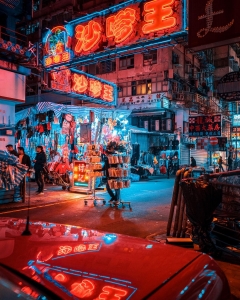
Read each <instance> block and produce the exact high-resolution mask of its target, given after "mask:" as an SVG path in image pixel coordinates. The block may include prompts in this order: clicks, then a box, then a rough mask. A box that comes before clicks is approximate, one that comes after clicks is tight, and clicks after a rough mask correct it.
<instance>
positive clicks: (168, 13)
mask: <svg viewBox="0 0 240 300" xmlns="http://www.w3.org/2000/svg"><path fill="white" fill-rule="evenodd" d="M174 2H175V1H174V0H153V1H150V2H147V3H145V4H144V13H145V15H144V21H145V22H146V24H145V25H143V28H142V30H143V33H145V34H148V33H151V32H157V31H161V30H166V29H169V28H172V27H174V26H176V23H177V17H175V16H174V13H173V5H174Z"/></svg>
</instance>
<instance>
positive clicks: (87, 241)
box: [0, 218, 230, 300]
mask: <svg viewBox="0 0 240 300" xmlns="http://www.w3.org/2000/svg"><path fill="white" fill-rule="evenodd" d="M24 229H25V220H21V219H9V218H0V263H3V264H5V265H7V266H9V267H11V268H13V269H15V270H17V271H20V272H21V273H23V274H25V275H27V276H28V277H29V278H32V279H33V280H35V281H37V282H39V283H41V284H42V285H44V286H46V287H47V288H48V289H49V290H52V291H54V292H55V293H56V294H57V295H58V296H59V297H60V298H62V299H99V300H100V299H112V300H114V299H116V300H122V299H137V300H139V299H187V300H189V299H190V300H191V299H211V300H215V299H230V292H229V286H228V282H227V279H226V277H225V275H224V274H223V272H222V271H221V269H220V268H219V267H218V265H217V264H216V262H215V261H214V260H213V259H212V258H211V257H209V256H207V255H204V254H201V253H199V252H195V251H193V250H187V249H184V248H180V247H176V246H170V245H167V244H158V243H153V242H149V241H147V240H144V239H140V238H134V237H130V236H124V235H116V234H113V233H106V232H99V231H96V230H91V229H83V228H81V227H76V226H71V225H59V224H53V223H44V222H31V224H30V231H31V233H32V235H31V236H22V235H21V234H22V232H23V231H24ZM25 290H26V287H25ZM28 293H30V294H31V288H29V289H28Z"/></svg>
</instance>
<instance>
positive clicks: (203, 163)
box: [190, 149, 208, 168]
mask: <svg viewBox="0 0 240 300" xmlns="http://www.w3.org/2000/svg"><path fill="white" fill-rule="evenodd" d="M190 154H191V156H193V157H194V158H195V159H196V162H197V167H204V168H206V167H207V166H208V152H207V150H205V149H191V150H190Z"/></svg>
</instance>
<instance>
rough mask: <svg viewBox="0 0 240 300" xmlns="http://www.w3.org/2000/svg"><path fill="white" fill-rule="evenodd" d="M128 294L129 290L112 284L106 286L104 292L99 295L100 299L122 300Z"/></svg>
mask: <svg viewBox="0 0 240 300" xmlns="http://www.w3.org/2000/svg"><path fill="white" fill-rule="evenodd" d="M126 295H127V291H125V290H121V289H118V288H115V287H112V286H104V287H103V288H102V293H101V294H100V295H99V297H98V299H99V300H107V299H111V300H120V299H121V298H123V297H125V296H126Z"/></svg>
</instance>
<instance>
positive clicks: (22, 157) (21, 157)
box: [18, 147, 31, 195]
mask: <svg viewBox="0 0 240 300" xmlns="http://www.w3.org/2000/svg"><path fill="white" fill-rule="evenodd" d="M18 158H19V162H20V164H22V165H25V166H27V167H28V170H29V169H30V168H31V159H30V157H29V156H28V155H27V154H25V152H24V148H23V147H18ZM27 176H28V175H27ZM25 180H26V176H24V178H23V180H22V181H21V182H20V185H19V187H20V191H21V195H23V193H24V185H25V182H26V181H25Z"/></svg>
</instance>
